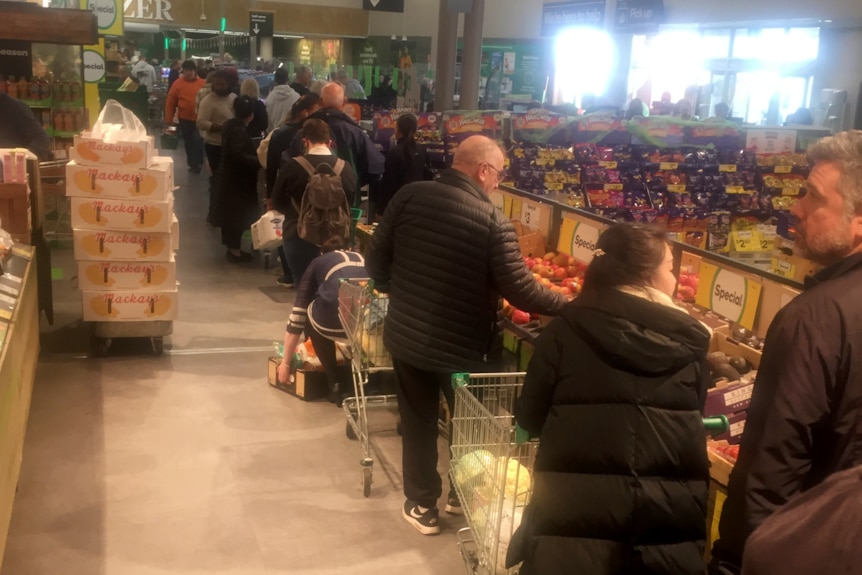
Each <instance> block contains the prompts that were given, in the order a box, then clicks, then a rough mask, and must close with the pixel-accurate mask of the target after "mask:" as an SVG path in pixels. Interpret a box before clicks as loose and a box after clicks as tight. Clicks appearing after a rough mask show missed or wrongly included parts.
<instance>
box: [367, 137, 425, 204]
mask: <svg viewBox="0 0 862 575" xmlns="http://www.w3.org/2000/svg"><path fill="white" fill-rule="evenodd" d="M405 146H407V141H406V139H404V138H402V139H401V140H399V141H398V144H397V145H395V146H394V147H392V148H390V149H389V151H388V152H387V153H386V166H385V170H384V171H383V179H382V180H381V182H380V197H379V198H375V201H376V202H377V204H378V211H379V212H380V213H383V212H384V211H385V210H386V206H387V205H388V204H389V202H390V201H391V200H392V197H393V196H394V195H395V192H397V191H398V190H400V189H401V188H403V187H404V186H405V185H407V184H410V183H413V182H421V181H422V180H430V179H431V171H430V170H429V169H428V154H427V153H426V151H425V146H423V145H422V144H418V143H414V146H413V152H412V153H410V154H408V153H405V150H404V148H405Z"/></svg>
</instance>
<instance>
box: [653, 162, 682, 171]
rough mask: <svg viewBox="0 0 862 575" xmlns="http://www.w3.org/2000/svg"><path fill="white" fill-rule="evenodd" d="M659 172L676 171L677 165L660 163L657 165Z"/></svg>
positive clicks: (674, 163)
mask: <svg viewBox="0 0 862 575" xmlns="http://www.w3.org/2000/svg"><path fill="white" fill-rule="evenodd" d="M658 169H659V170H678V169H679V164H678V163H676V162H662V163H660V164H659V165H658Z"/></svg>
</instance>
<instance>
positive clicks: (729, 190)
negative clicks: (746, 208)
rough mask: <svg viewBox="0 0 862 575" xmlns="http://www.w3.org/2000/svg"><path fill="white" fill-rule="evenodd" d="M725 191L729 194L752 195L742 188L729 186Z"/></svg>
mask: <svg viewBox="0 0 862 575" xmlns="http://www.w3.org/2000/svg"><path fill="white" fill-rule="evenodd" d="M724 191H725V192H726V193H728V194H751V193H752V192H750V191H748V190H746V189H745V188H744V187H742V186H727V187H726V188H724Z"/></svg>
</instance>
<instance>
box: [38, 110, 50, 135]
mask: <svg viewBox="0 0 862 575" xmlns="http://www.w3.org/2000/svg"><path fill="white" fill-rule="evenodd" d="M40 118H41V120H42V127H43V128H45V131H48V130H50V129H51V110H42V114H41V115H40Z"/></svg>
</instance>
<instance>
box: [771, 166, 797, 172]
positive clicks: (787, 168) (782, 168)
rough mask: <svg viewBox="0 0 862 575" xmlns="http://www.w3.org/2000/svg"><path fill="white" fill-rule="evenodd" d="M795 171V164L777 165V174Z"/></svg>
mask: <svg viewBox="0 0 862 575" xmlns="http://www.w3.org/2000/svg"><path fill="white" fill-rule="evenodd" d="M792 171H793V166H775V173H776V174H789V173H791V172H792Z"/></svg>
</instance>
